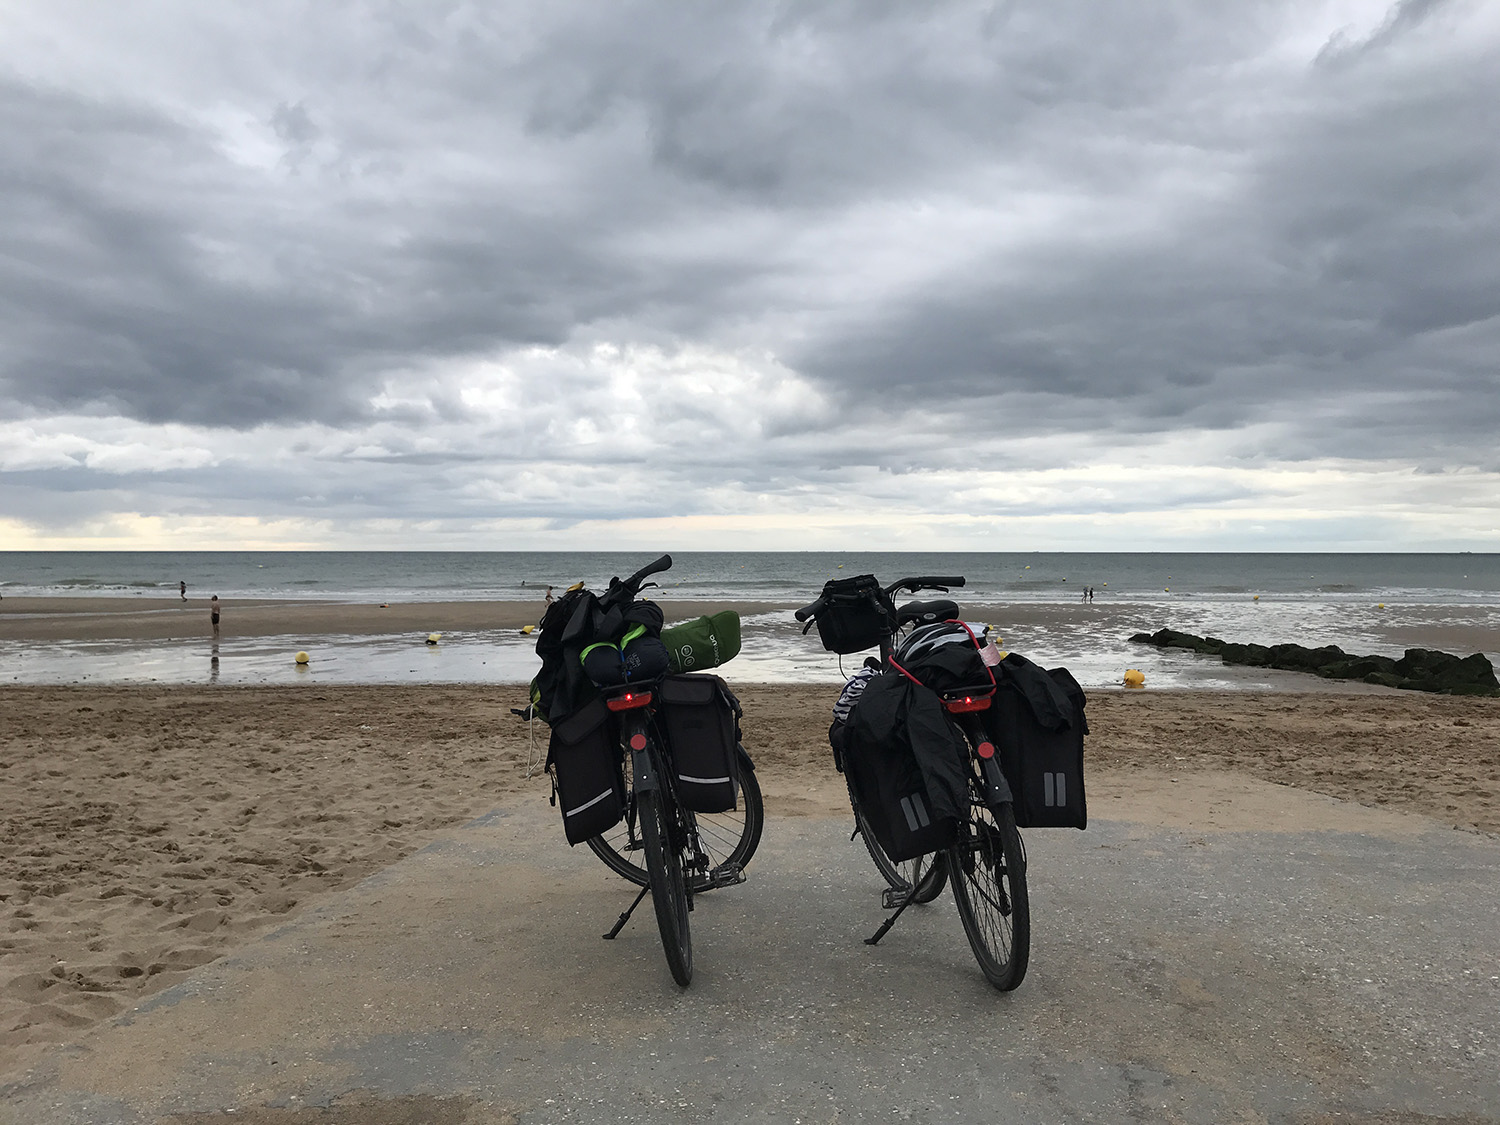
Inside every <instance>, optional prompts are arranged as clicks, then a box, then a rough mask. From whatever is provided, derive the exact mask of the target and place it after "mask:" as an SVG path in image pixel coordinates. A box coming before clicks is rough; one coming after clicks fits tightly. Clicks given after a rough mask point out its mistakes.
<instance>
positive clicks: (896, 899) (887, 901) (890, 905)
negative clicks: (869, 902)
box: [880, 887, 911, 910]
mask: <svg viewBox="0 0 1500 1125" xmlns="http://www.w3.org/2000/svg"><path fill="white" fill-rule="evenodd" d="M909 898H911V888H910V887H900V888H897V887H887V888H886V889H885V890H884V891H882V892H881V895H880V905H881V906H883V907H885V908H886V909H887V910H895V909H896V908H897V907H900V906H905V905H906V900H907V899H909Z"/></svg>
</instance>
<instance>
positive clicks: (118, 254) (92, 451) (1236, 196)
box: [0, 0, 1500, 549]
mask: <svg viewBox="0 0 1500 1125" xmlns="http://www.w3.org/2000/svg"><path fill="white" fill-rule="evenodd" d="M6 18H7V24H8V28H7V34H6V36H5V37H4V39H3V40H0V138H3V139H0V183H3V185H4V198H5V200H6V205H5V207H4V208H3V210H0V327H3V331H0V527H3V528H6V529H8V534H9V537H11V538H13V539H14V543H13V545H15V546H29V545H43V546H45V545H49V544H64V543H66V544H72V543H86V542H92V541H98V542H101V543H118V544H119V545H132V543H133V542H137V541H138V542H139V543H140V545H163V546H166V545H182V546H193V545H201V546H214V545H218V544H219V543H226V542H227V543H243V544H246V545H257V544H260V545H273V544H279V543H295V544H298V545H320V544H327V545H335V544H337V545H342V546H358V545H361V544H365V545H369V546H399V545H401V537H402V536H403V535H406V534H408V533H409V532H410V531H411V530H412V529H413V528H421V529H423V534H424V535H429V536H436V537H438V539H439V540H440V541H442V542H445V543H449V544H452V545H463V546H489V545H494V546H503V545H521V546H548V545H553V544H554V543H556V544H560V545H561V544H567V545H572V544H574V543H576V544H577V545H580V546H587V545H591V544H590V542H585V541H584V538H585V537H587V536H598V535H601V534H608V533H609V532H610V529H611V528H614V529H615V531H616V532H618V533H619V534H622V535H627V536H628V535H631V534H640V535H642V536H644V537H646V538H651V539H652V541H653V542H658V541H660V540H661V539H662V538H663V537H665V538H667V539H669V540H671V539H672V537H673V536H674V535H678V536H681V542H680V545H684V546H700V547H701V546H712V545H725V546H731V545H733V546H753V545H757V544H761V545H766V546H796V545H798V544H799V543H800V542H805V541H807V537H808V536H811V537H812V539H813V540H814V541H817V542H819V543H831V542H840V543H844V542H848V543H854V542H859V543H860V544H861V545H878V543H879V542H881V541H887V540H886V537H887V536H889V535H891V534H893V532H892V530H891V528H892V525H893V524H894V523H895V522H897V521H896V520H894V519H893V518H892V517H893V516H898V517H900V521H901V522H902V523H903V524H904V527H903V530H902V532H901V534H903V535H906V536H912V537H918V538H919V539H920V537H922V536H926V537H927V539H926V540H922V541H925V542H933V543H935V544H938V545H942V544H951V545H954V546H984V545H987V544H990V543H992V542H993V544H994V545H995V546H1006V547H1019V546H1038V547H1044V546H1063V547H1069V546H1071V547H1078V546H1083V545H1090V544H1095V543H1097V544H1098V545H1100V546H1112V545H1113V546H1149V545H1154V544H1157V543H1163V544H1166V545H1178V546H1188V545H1192V546H1215V545H1217V546H1224V547H1229V548H1240V549H1243V548H1246V547H1254V546H1264V547H1267V548H1273V547H1296V546H1299V545H1307V546H1316V547H1320V548H1326V547H1337V546H1341V545H1348V546H1359V547H1376V548H1379V547H1386V548H1391V549H1399V548H1400V547H1402V546H1406V545H1419V544H1420V545H1449V546H1486V545H1487V546H1489V547H1491V548H1494V547H1500V528H1497V522H1500V521H1497V519H1496V516H1497V511H1500V500H1496V499H1495V497H1497V496H1500V456H1497V454H1496V452H1495V450H1496V442H1495V439H1494V436H1493V435H1494V434H1495V433H1496V432H1497V431H1500V395H1497V393H1496V392H1497V390H1500V386H1497V383H1500V380H1497V375H1496V363H1497V360H1496V356H1497V355H1500V317H1497V314H1500V253H1497V250H1500V202H1497V200H1500V141H1497V137H1500V132H1497V128H1496V126H1497V120H1496V109H1495V107H1496V106H1500V65H1497V64H1500V13H1497V10H1496V9H1495V7H1494V6H1493V5H1486V4H1483V3H1480V2H1478V0H1470V2H1465V0H1400V2H1398V3H1396V4H1394V5H1392V4H1388V3H1358V2H1355V0H1341V2H1329V3H1325V4H1305V3H1291V2H1286V3H1282V4H1277V3H1249V2H1246V3H1226V4H1222V5H1213V6H1211V7H1207V8H1202V9H1183V8H1181V6H1179V5H1169V4H1142V5H1129V6H1121V5H1108V4H1099V3H1084V2H1077V0H1075V2H1066V0H1065V2H1062V3H1050V4H1040V3H1019V2H1017V3H988V4H986V3H949V4H934V5H920V6H912V5H895V4H871V3H852V2H851V3H843V4H838V3H835V4H811V3H805V4H804V3H781V4H764V5H744V6H736V5H718V4H715V5H677V4H663V3H627V4H619V5H609V6H603V7H601V6H599V5H594V4H584V3H577V4H566V3H557V4H548V5H540V6H539V5H522V4H514V5H504V4H485V5H470V4H467V3H458V2H452V3H444V4H431V5H424V6H420V7H418V8H415V9H413V8H405V7H401V6H396V5H389V4H385V3H375V2H366V3H343V4H302V3H291V2H282V3H270V4H263V5H245V6H227V5H196V4H188V3H185V2H182V3H174V2H169V0H163V2H161V3H157V4H153V5H150V6H147V7H144V8H142V7H136V6H131V7H130V8H128V9H126V8H119V9H101V8H99V7H98V6H97V5H89V4H82V3H60V4H54V5H49V6H47V7H46V8H45V9H43V8H42V7H39V6H26V7H23V8H20V9H19V10H15V11H12V12H11V13H9V14H8V15H7V17H6ZM1433 513H1439V514H1440V515H1441V518H1437V517H1435V516H1434V515H1433ZM1435 520H1436V522H1435ZM216 521H217V522H216ZM695 521H697V522H695ZM132 526H134V527H136V528H137V531H132V530H131V528H132ZM1351 527H1354V528H1362V530H1359V531H1356V532H1354V533H1351V531H1350V528H1351ZM142 528H144V529H146V530H144V531H142V530H140V529H142ZM632 529H634V530H632ZM559 536H563V538H559ZM567 536H572V537H573V538H567ZM715 536H718V537H720V538H719V539H715V538H714V537H715ZM724 536H728V537H729V538H728V539H727V540H724V539H723V537H724ZM766 536H770V538H769V539H767V538H765V537H766ZM872 536H875V537H879V538H878V539H875V540H871V538H870V537H872ZM1017 536H1019V537H1020V539H1021V541H1019V542H1018V541H1016V538H1017ZM181 537H186V538H187V539H190V540H194V541H193V542H184V541H181ZM998 537H1004V538H1005V540H1006V541H1005V542H1003V543H1002V542H997V541H996V539H997V538H998ZM148 539H149V540H150V542H147V540H148ZM721 540H722V541H721ZM667 545H672V544H671V543H670V542H669V543H668V544H667Z"/></svg>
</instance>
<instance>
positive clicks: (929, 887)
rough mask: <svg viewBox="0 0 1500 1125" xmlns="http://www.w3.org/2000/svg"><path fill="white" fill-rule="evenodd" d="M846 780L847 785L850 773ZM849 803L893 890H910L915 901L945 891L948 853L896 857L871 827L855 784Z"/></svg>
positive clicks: (850, 787)
mask: <svg viewBox="0 0 1500 1125" xmlns="http://www.w3.org/2000/svg"><path fill="white" fill-rule="evenodd" d="M844 780H845V784H846V785H847V783H848V778H847V776H846V777H845V779H844ZM849 807H850V808H852V809H853V810H854V823H855V825H856V826H857V827H858V829H859V837H860V839H861V840H863V841H864V842H865V850H867V851H868V852H869V853H870V858H871V859H872V860H874V861H875V869H876V870H877V871H879V872H880V875H881V878H883V879H884V880H885V881H886V883H887V884H888V885H889V886H890V888H891V890H893V891H902V890H910V891H912V901H913V902H918V903H921V902H931V901H932V900H933V899H935V898H937V896H938V895H940V894H942V893H943V887H944V886H945V885H946V884H947V882H948V857H947V856H946V855H945V854H944V853H942V852H933V853H931V854H929V855H920V856H918V857H917V858H916V859H908V860H894V859H892V858H891V857H890V856H888V855H886V854H885V849H884V848H882V847H881V846H880V841H878V840H876V839H875V833H874V832H872V831H871V830H870V822H869V821H867V820H866V819H865V814H864V813H863V812H862V811H861V810H860V807H859V799H858V798H856V797H855V796H854V787H853V786H849Z"/></svg>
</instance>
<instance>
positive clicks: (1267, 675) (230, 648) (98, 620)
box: [0, 596, 1500, 692]
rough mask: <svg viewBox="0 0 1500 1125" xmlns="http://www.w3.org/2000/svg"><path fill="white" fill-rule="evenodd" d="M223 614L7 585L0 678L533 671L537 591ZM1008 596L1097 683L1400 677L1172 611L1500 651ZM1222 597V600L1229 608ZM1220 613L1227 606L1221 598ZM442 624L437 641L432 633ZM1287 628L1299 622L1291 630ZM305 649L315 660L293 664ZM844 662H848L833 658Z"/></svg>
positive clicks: (768, 609)
mask: <svg viewBox="0 0 1500 1125" xmlns="http://www.w3.org/2000/svg"><path fill="white" fill-rule="evenodd" d="M658 604H659V605H660V606H661V607H662V610H663V612H664V614H665V616H666V620H667V623H668V624H673V623H676V622H679V621H684V620H689V619H691V618H694V617H698V616H701V615H704V614H708V613H714V612H718V611H720V610H723V609H736V610H738V611H739V613H740V616H741V619H742V623H743V648H742V652H741V655H740V656H739V657H738V658H736V659H735V660H734V661H732V662H730V663H729V664H727V665H725V666H724V668H723V670H722V672H723V674H724V675H725V676H726V677H727V678H728V679H730V680H732V681H733V680H738V681H741V682H753V683H800V684H808V683H831V682H835V681H837V682H842V680H843V679H844V678H845V676H846V675H847V674H848V673H849V672H851V671H852V670H853V669H854V668H855V667H857V666H858V664H859V662H860V659H861V658H862V656H861V654H855V656H854V657H845V658H844V659H843V660H842V661H840V660H839V658H838V657H836V656H834V655H833V654H830V653H826V652H824V651H823V649H822V647H821V645H819V643H818V640H817V636H816V634H815V633H813V634H809V635H807V636H803V635H802V633H801V627H800V625H798V623H797V622H796V621H795V620H794V619H793V617H792V610H793V609H794V608H796V607H795V606H794V605H792V604H789V603H777V602H745V601H741V602H738V603H728V604H726V603H725V602H718V601H702V600H695V599H682V600H676V599H674V598H671V597H670V596H668V597H664V598H661V599H660V600H659V601H658ZM221 607H222V625H221V632H220V636H219V637H218V638H215V637H214V636H213V634H212V630H211V626H210V622H209V607H208V602H207V601H206V600H205V599H202V598H190V599H189V600H188V601H187V602H182V601H181V600H180V599H179V598H177V597H176V596H161V597H153V598H149V599H147V598H137V597H132V598H120V597H99V596H86V597H48V598H31V597H16V598H5V599H3V600H0V683H11V684H21V683H25V684H32V685H44V684H59V685H60V684H69V683H72V684H100V683H114V684H132V683H135V684H149V683H159V684H166V683H175V684H184V685H186V684H205V683H206V684H216V685H217V684H224V685H230V684H233V685H251V684H261V685H269V684H290V683H292V682H294V681H297V682H302V683H305V684H308V685H311V684H314V683H317V684H320V685H327V684H342V685H354V684H407V685H410V684H424V683H425V684H516V683H526V682H528V681H529V680H530V679H531V677H532V675H534V674H535V671H536V666H537V665H536V656H535V652H534V647H535V638H534V637H532V636H528V635H524V634H523V633H522V629H523V627H524V626H527V625H535V624H536V623H537V621H538V620H539V619H540V617H541V615H542V612H543V611H544V606H543V605H542V604H541V602H540V599H538V600H536V601H527V602H518V601H434V602H425V601H405V602H387V603H378V602H350V601H325V600H314V599H301V600H287V599H279V598H265V599H245V600H243V601H240V600H234V599H221ZM1167 608H1168V609H1170V610H1171V612H1166V611H1164V609H1163V607H1161V606H1153V605H1130V604H1126V603H1088V604H1080V603H1078V602H1068V603H1046V604H1037V603H1013V604H1009V605H1004V606H975V607H972V612H969V613H967V614H966V616H967V617H968V619H969V620H971V621H983V622H986V623H988V624H990V625H991V626H992V635H994V636H998V638H999V643H1000V645H1001V647H1002V648H1006V649H1010V650H1014V651H1016V652H1020V653H1022V654H1023V655H1026V656H1028V657H1030V658H1032V659H1033V660H1035V661H1037V662H1038V663H1041V664H1044V665H1045V666H1047V667H1056V666H1059V665H1061V666H1066V667H1068V668H1070V669H1071V670H1072V671H1073V673H1074V675H1075V676H1076V677H1077V678H1078V680H1079V682H1080V683H1082V684H1083V686H1084V687H1085V688H1086V689H1088V690H1091V691H1100V690H1110V689H1113V688H1117V687H1121V684H1122V679H1123V675H1124V672H1125V670H1126V669H1127V668H1136V669H1139V670H1141V671H1143V672H1144V674H1145V676H1146V682H1147V687H1148V688H1153V687H1154V688H1163V687H1165V688H1171V689H1176V688H1190V689H1194V690H1208V691H1212V690H1232V691H1240V690H1243V691H1272V690H1276V691H1290V692H1324V691H1328V690H1335V691H1354V692H1358V691H1369V692H1384V691H1390V690H1395V689H1390V688H1382V687H1375V686H1371V685H1364V684H1352V683H1350V682H1348V681H1337V682H1335V681H1325V680H1321V679H1319V678H1317V677H1315V676H1313V675H1310V674H1304V673H1297V672H1284V671H1278V670H1268V669H1256V668H1247V667H1239V666H1231V665H1224V664H1223V663H1222V662H1221V661H1220V660H1218V659H1217V658H1213V657H1207V656H1202V655H1198V654H1192V653H1183V652H1176V651H1172V650H1163V649H1158V648H1155V647H1154V646H1151V645H1142V644H1133V643H1131V642H1130V641H1129V638H1130V637H1131V636H1133V635H1135V634H1137V633H1142V632H1146V633H1150V632H1154V631H1156V630H1157V629H1159V628H1164V627H1169V628H1174V629H1179V630H1181V631H1184V632H1194V633H1207V632H1210V631H1211V630H1212V631H1215V632H1216V635H1218V636H1221V637H1224V638H1226V639H1228V640H1231V641H1248V642H1255V643H1262V644H1279V643H1285V642H1296V643H1299V644H1304V645H1307V646H1308V647H1317V646H1321V645H1324V644H1338V645H1339V646H1340V647H1342V648H1343V649H1344V650H1345V651H1346V652H1349V653H1352V654H1358V655H1367V654H1372V653H1379V654H1382V655H1388V656H1392V657H1400V656H1401V655H1402V653H1403V652H1404V651H1405V650H1406V649H1407V648H1432V649H1439V650H1441V651H1444V652H1450V653H1453V654H1454V655H1456V656H1460V657H1463V656H1468V655H1470V654H1472V653H1475V652H1479V653H1481V654H1483V655H1485V656H1486V657H1487V658H1488V659H1489V660H1490V661H1491V662H1492V664H1500V612H1495V611H1493V610H1489V609H1485V608H1484V607H1478V608H1475V609H1464V608H1462V607H1451V606H1425V605H1423V606H1408V607H1391V610H1390V612H1389V613H1388V614H1370V613H1363V614H1362V615H1360V616H1358V617H1357V618H1356V617H1353V616H1350V615H1348V614H1334V613H1331V612H1329V611H1328V610H1327V607H1324V610H1323V611H1321V612H1320V613H1317V614H1314V613H1309V614H1306V615H1303V616H1300V617H1297V618H1295V619H1294V618H1292V617H1289V616H1288V615H1287V614H1285V613H1283V612H1279V611H1278V612H1276V613H1271V614H1267V613H1262V612H1260V611H1259V610H1257V609H1256V608H1254V607H1253V605H1250V606H1237V607H1233V608H1234V611H1235V614H1236V616H1234V618H1233V620H1221V621H1208V622H1206V623H1205V622H1204V621H1203V620H1202V619H1201V616H1200V618H1199V619H1195V618H1193V617H1192V613H1193V612H1199V613H1200V614H1201V610H1202V608H1203V607H1202V606H1201V605H1192V604H1189V603H1186V602H1184V603H1182V604H1181V605H1174V606H1171V607H1167ZM1222 608H1223V607H1221V609H1222ZM1224 612H1225V613H1227V612H1228V611H1227V610H1224ZM433 633H436V634H439V635H440V639H439V643H438V644H435V645H429V644H427V643H426V642H427V638H428V637H429V636H430V635H431V634H433ZM1287 634H1294V635H1287ZM300 651H307V652H308V653H310V654H311V657H312V660H311V662H310V665H296V664H294V662H293V657H294V656H295V655H296V654H297V653H298V652H300ZM841 669H842V674H841Z"/></svg>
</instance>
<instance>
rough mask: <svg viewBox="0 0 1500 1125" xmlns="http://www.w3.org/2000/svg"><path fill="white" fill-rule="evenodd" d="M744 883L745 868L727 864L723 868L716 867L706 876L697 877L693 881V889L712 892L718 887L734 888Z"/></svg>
mask: <svg viewBox="0 0 1500 1125" xmlns="http://www.w3.org/2000/svg"><path fill="white" fill-rule="evenodd" d="M744 881H745V870H744V868H742V867H739V866H737V865H736V864H733V863H726V864H724V865H723V866H722V867H715V868H714V869H713V870H712V871H710V872H708V873H707V874H705V875H701V876H698V877H696V878H695V879H694V881H693V889H694V890H695V891H711V890H713V889H714V888H716V887H733V886H736V885H737V884H740V883H743V882H744Z"/></svg>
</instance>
